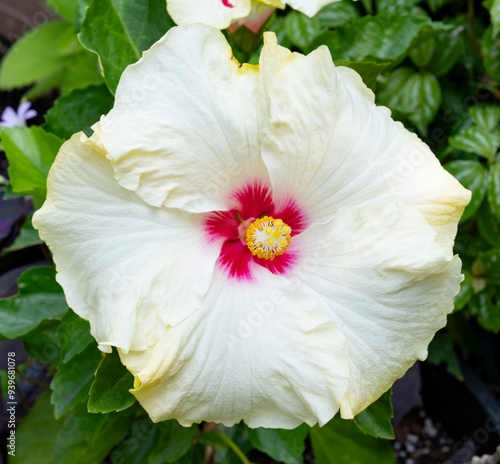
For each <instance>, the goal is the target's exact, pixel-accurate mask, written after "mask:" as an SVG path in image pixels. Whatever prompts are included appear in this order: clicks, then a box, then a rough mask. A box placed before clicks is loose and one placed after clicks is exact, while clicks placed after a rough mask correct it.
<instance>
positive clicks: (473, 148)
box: [448, 125, 498, 160]
mask: <svg viewBox="0 0 500 464" xmlns="http://www.w3.org/2000/svg"><path fill="white" fill-rule="evenodd" d="M448 141H449V143H450V145H451V146H452V147H453V148H455V149H456V150H463V151H467V152H469V153H475V154H476V155H479V156H482V157H483V158H486V159H489V160H492V159H493V158H494V157H495V154H496V152H497V149H498V138H497V137H495V135H494V134H493V133H491V132H490V131H488V130H487V129H485V128H484V127H482V126H476V125H474V126H469V127H467V128H466V129H463V130H461V131H460V132H459V133H458V134H455V135H454V136H453V137H450V138H449V140H448Z"/></svg>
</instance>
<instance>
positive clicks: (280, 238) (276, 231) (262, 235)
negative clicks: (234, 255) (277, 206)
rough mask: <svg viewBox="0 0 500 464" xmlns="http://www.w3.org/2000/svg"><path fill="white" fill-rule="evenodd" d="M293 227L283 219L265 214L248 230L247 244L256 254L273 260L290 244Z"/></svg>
mask: <svg viewBox="0 0 500 464" xmlns="http://www.w3.org/2000/svg"><path fill="white" fill-rule="evenodd" d="M291 233H292V229H291V228H290V226H288V225H286V224H285V223H284V222H283V221H282V220H281V219H274V218H272V217H271V216H264V217H263V218H260V219H256V220H255V221H254V222H253V223H252V224H251V225H250V227H249V228H248V230H247V246H248V249H249V250H250V251H251V252H252V254H253V255H254V256H257V257H259V258H264V259H271V260H273V259H274V257H275V256H279V255H282V254H283V253H284V252H285V250H286V249H287V248H288V245H290V240H291V235H290V234H291Z"/></svg>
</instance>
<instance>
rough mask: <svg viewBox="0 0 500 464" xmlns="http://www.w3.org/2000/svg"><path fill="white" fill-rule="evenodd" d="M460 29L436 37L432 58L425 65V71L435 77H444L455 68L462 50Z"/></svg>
mask: <svg viewBox="0 0 500 464" xmlns="http://www.w3.org/2000/svg"><path fill="white" fill-rule="evenodd" d="M460 31H461V29H460V27H457V28H455V29H453V30H451V31H444V32H441V33H439V34H437V35H436V37H434V38H433V39H432V40H434V42H435V44H436V46H435V47H434V51H433V53H432V56H431V58H430V60H429V61H428V62H426V64H425V70H426V71H427V72H430V73H432V74H434V75H435V76H437V77H441V76H445V75H446V74H448V73H449V72H450V70H451V68H453V66H455V63H456V62H457V61H458V59H459V57H460V54H461V53H462V50H463V38H462V34H463V33H462V32H460Z"/></svg>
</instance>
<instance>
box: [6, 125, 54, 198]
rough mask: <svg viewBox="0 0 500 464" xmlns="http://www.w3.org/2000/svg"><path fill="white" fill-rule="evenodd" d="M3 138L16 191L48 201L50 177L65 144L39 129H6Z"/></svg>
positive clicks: (12, 182)
mask: <svg viewBox="0 0 500 464" xmlns="http://www.w3.org/2000/svg"><path fill="white" fill-rule="evenodd" d="M0 135H1V138H2V144H3V147H4V150H5V154H6V155H7V159H8V160H9V176H10V181H11V185H12V189H13V190H14V191H15V192H17V193H22V194H25V195H35V196H38V197H40V198H42V199H43V198H45V194H46V191H47V186H46V184H47V175H48V173H49V169H50V167H51V166H52V163H53V162H54V159H55V157H56V155H57V152H58V151H59V148H60V147H61V145H62V143H63V141H62V140H61V139H60V138H59V137H57V136H55V135H54V134H50V133H48V132H46V131H44V130H43V129H42V128H41V127H38V126H31V127H13V128H12V129H8V128H6V127H2V128H1V129H0Z"/></svg>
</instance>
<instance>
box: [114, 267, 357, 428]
mask: <svg viewBox="0 0 500 464" xmlns="http://www.w3.org/2000/svg"><path fill="white" fill-rule="evenodd" d="M254 271H255V272H254V276H255V280H254V281H253V282H245V281H243V282H238V281H235V280H228V279H227V276H226V275H223V274H222V273H220V272H217V271H216V273H215V274H214V279H213V281H212V283H211V285H210V290H209V292H208V293H207V295H206V297H205V299H204V301H203V304H202V306H201V308H200V309H199V311H197V312H196V313H195V314H193V315H192V316H191V317H189V318H188V319H186V320H185V321H183V322H182V323H181V324H179V325H178V326H176V327H172V328H169V329H168V331H167V332H166V333H165V336H164V337H163V338H162V339H161V340H160V341H159V342H158V343H157V344H156V345H155V346H154V347H152V348H151V349H149V350H148V351H147V352H142V353H133V352H129V353H128V354H124V353H121V352H120V355H121V359H122V361H123V362H124V363H125V365H127V367H128V368H129V369H130V370H131V371H132V372H133V373H134V374H135V375H136V376H137V377H136V379H137V382H140V387H139V388H138V389H137V390H133V393H134V395H135V396H136V397H137V398H138V400H139V401H140V403H141V405H142V406H143V407H144V408H145V409H146V411H147V412H148V413H149V415H150V416H151V417H152V419H153V420H154V421H160V420H166V419H170V418H175V419H177V420H178V421H179V422H180V423H181V424H182V425H185V426H188V425H191V424H192V423H193V422H201V421H203V420H205V421H214V422H218V423H222V424H225V425H227V426H230V425H233V424H235V423H237V422H239V421H240V420H242V419H243V420H244V421H245V422H246V423H247V424H248V425H249V426H250V427H273V428H286V429H289V428H294V427H297V426H298V425H300V424H301V423H302V422H306V423H308V424H309V425H313V424H315V423H317V422H319V423H320V424H321V425H322V424H324V423H326V422H328V421H329V420H330V419H331V418H332V417H333V415H334V414H335V413H336V412H337V411H338V409H339V404H340V402H341V401H342V399H343V397H344V393H345V390H346V387H347V383H348V381H349V380H348V378H349V368H348V361H347V359H348V352H347V350H346V344H345V340H344V337H343V336H342V333H341V331H340V330H339V328H338V327H337V326H336V325H335V324H334V323H333V321H332V319H331V318H330V317H329V315H328V314H327V310H326V309H325V305H324V304H323V303H321V302H316V301H314V299H313V298H312V297H311V296H308V295H307V293H305V292H304V291H302V290H301V289H300V288H298V287H296V286H295V285H294V284H293V283H292V282H290V281H289V280H288V279H285V278H283V277H280V276H275V275H272V274H271V273H269V271H267V270H266V269H264V268H262V267H260V266H256V267H255V269H254Z"/></svg>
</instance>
